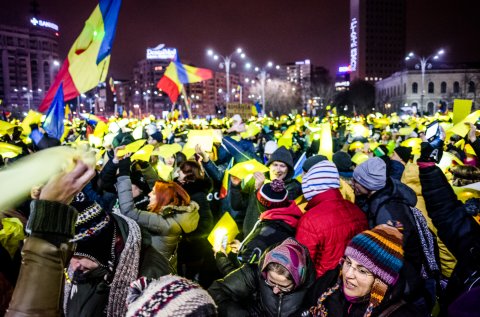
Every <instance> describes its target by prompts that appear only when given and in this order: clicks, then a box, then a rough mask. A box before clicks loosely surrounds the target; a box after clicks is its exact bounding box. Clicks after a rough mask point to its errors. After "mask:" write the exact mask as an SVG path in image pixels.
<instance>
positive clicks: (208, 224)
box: [190, 192, 213, 238]
mask: <svg viewBox="0 0 480 317" xmlns="http://www.w3.org/2000/svg"><path fill="white" fill-rule="evenodd" d="M190 198H191V200H193V201H194V202H196V203H197V204H198V206H199V207H200V208H199V209H198V213H199V214H200V219H199V221H198V226H197V229H196V230H195V231H194V232H193V233H192V236H195V237H197V238H207V237H208V235H209V234H210V231H211V230H212V229H213V214H212V210H211V209H210V203H209V201H208V199H207V195H206V194H205V193H204V192H198V193H195V194H193V195H192V196H191V197H190Z"/></svg>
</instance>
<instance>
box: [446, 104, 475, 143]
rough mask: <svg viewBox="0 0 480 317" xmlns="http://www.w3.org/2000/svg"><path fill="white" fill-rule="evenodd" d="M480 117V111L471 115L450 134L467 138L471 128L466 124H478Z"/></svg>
mask: <svg viewBox="0 0 480 317" xmlns="http://www.w3.org/2000/svg"><path fill="white" fill-rule="evenodd" d="M479 117H480V110H477V111H475V112H472V113H471V114H469V115H468V116H467V117H466V118H465V119H463V120H462V121H460V122H459V123H457V124H456V125H454V126H453V128H451V129H450V130H448V133H454V134H457V135H459V136H461V137H465V136H466V135H467V133H468V131H469V130H470V126H468V125H466V124H465V123H475V122H477V120H478V118H479Z"/></svg>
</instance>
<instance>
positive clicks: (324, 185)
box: [302, 161, 340, 200]
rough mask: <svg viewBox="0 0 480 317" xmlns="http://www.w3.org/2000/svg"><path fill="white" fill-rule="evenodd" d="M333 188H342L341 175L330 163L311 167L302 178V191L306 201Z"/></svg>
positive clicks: (325, 162) (321, 163)
mask: <svg viewBox="0 0 480 317" xmlns="http://www.w3.org/2000/svg"><path fill="white" fill-rule="evenodd" d="M332 188H340V175H339V174H338V170H337V167H336V166H335V164H333V163H332V162H330V161H321V162H319V163H317V164H315V165H314V166H313V167H311V168H310V169H309V170H308V172H307V173H306V174H305V175H304V176H303V178H302V191H303V196H304V197H305V199H306V200H310V199H312V198H313V197H315V196H316V195H318V194H320V193H323V192H325V191H327V190H329V189H332Z"/></svg>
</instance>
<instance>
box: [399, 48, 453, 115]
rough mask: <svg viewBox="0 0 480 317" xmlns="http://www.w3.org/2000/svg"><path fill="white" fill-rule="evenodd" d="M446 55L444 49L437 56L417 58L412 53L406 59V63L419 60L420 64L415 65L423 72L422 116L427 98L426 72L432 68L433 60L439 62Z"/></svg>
mask: <svg viewBox="0 0 480 317" xmlns="http://www.w3.org/2000/svg"><path fill="white" fill-rule="evenodd" d="M444 53H445V51H444V50H443V49H440V50H439V51H438V52H437V53H436V54H431V55H429V56H427V57H424V56H416V55H415V53H413V52H410V53H409V54H408V56H407V57H405V61H409V60H411V59H417V61H418V64H416V65H415V68H416V69H420V70H421V72H422V88H421V95H420V109H421V110H420V114H423V112H424V110H425V109H424V106H423V99H424V98H425V70H426V69H431V68H432V63H431V62H430V61H431V59H432V58H433V59H434V60H437V59H439V58H440V56H441V55H443V54H444Z"/></svg>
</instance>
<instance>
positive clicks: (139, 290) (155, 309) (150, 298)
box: [127, 275, 217, 317]
mask: <svg viewBox="0 0 480 317" xmlns="http://www.w3.org/2000/svg"><path fill="white" fill-rule="evenodd" d="M127 305H128V312H127V317H147V316H149V317H150V316H168V317H173V316H175V317H182V316H185V317H187V316H199V317H209V316H217V306H216V305H215V302H214V301H213V299H212V297H211V296H210V295H209V294H208V292H207V291H206V290H204V289H202V287H201V286H200V285H198V284H197V283H194V282H192V281H190V280H187V279H186V278H183V277H180V276H175V275H166V276H162V277H160V278H159V279H157V280H154V279H149V278H146V277H142V278H140V279H138V280H136V281H135V282H133V283H132V284H131V285H130V289H129V291H128V296H127Z"/></svg>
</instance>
